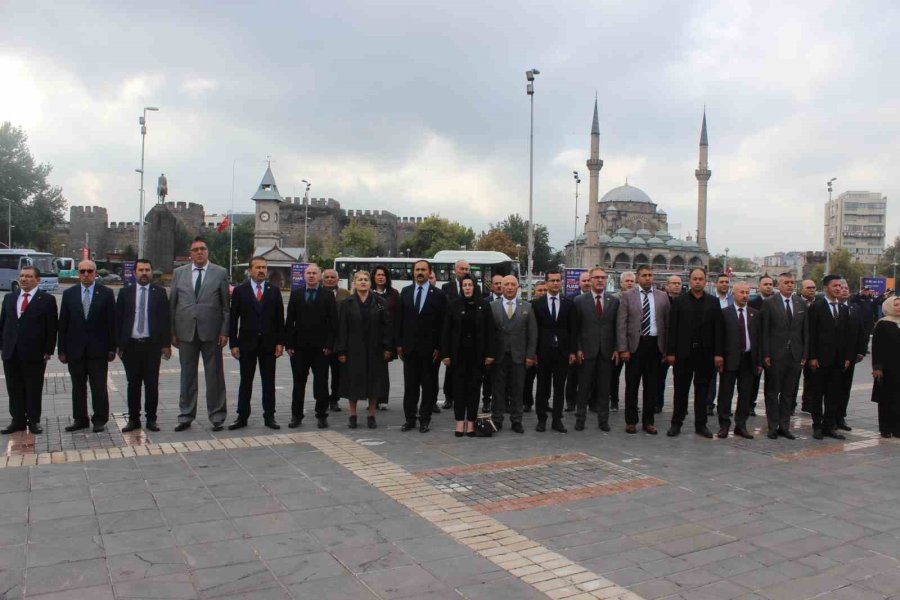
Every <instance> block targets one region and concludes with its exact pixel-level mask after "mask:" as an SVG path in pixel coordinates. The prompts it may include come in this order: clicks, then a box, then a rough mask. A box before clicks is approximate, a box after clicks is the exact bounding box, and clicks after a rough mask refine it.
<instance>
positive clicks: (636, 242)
mask: <svg viewBox="0 0 900 600" xmlns="http://www.w3.org/2000/svg"><path fill="white" fill-rule="evenodd" d="M628 245H629V246H646V245H647V242H645V241H644V238H640V237H638V236H634V237H633V238H631V239H630V240H628Z"/></svg>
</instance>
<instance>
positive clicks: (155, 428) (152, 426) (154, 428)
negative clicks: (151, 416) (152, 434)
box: [147, 421, 159, 431]
mask: <svg viewBox="0 0 900 600" xmlns="http://www.w3.org/2000/svg"><path fill="white" fill-rule="evenodd" d="M147 429H149V430H150V431H159V425H157V424H156V421H147Z"/></svg>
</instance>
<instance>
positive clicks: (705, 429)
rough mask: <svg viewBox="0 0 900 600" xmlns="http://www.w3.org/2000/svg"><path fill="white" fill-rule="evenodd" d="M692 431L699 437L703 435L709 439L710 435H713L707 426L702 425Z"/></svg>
mask: <svg viewBox="0 0 900 600" xmlns="http://www.w3.org/2000/svg"><path fill="white" fill-rule="evenodd" d="M694 433H696V434H697V435H699V436H700V437H705V438H707V439H710V440H711V439H712V436H713V434H712V431H710V430H709V427H703V428H701V429H697V430H696V431H694Z"/></svg>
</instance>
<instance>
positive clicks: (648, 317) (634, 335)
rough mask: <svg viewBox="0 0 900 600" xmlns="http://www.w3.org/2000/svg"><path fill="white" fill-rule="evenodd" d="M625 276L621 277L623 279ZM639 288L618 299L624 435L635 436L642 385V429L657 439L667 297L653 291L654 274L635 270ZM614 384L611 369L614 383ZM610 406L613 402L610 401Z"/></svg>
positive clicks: (666, 326) (617, 326)
mask: <svg viewBox="0 0 900 600" xmlns="http://www.w3.org/2000/svg"><path fill="white" fill-rule="evenodd" d="M624 276H625V274H624V273H623V279H624ZM637 277H638V282H639V284H640V285H637V286H633V287H631V288H630V289H629V290H628V291H626V292H623V293H622V294H621V295H620V296H619V310H618V313H617V314H616V347H617V350H618V351H619V356H618V358H619V364H622V363H623V362H624V363H625V365H626V368H625V433H637V422H638V388H639V387H641V385H642V384H643V411H641V428H642V429H643V430H644V431H645V432H646V433H649V434H650V435H656V434H657V429H656V425H655V424H654V415H655V414H656V413H655V410H654V409H655V408H656V392H657V386H658V385H659V384H658V383H657V377H658V374H659V365H660V364H661V363H662V357H663V355H664V352H665V349H666V336H667V335H668V325H669V319H670V317H669V297H668V296H666V293H665V292H663V291H662V290H656V289H653V270H652V269H651V268H650V267H648V266H646V265H644V266H642V267H641V268H639V269H638V274H637ZM615 380H616V374H615V369H614V368H613V381H615ZM610 402H612V400H610Z"/></svg>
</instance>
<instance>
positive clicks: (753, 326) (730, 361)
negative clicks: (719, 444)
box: [716, 282, 762, 440]
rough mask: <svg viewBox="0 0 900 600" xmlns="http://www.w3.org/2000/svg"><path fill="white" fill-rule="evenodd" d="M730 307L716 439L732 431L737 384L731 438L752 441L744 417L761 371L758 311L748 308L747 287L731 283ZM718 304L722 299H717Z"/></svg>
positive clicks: (726, 316)
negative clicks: (733, 436)
mask: <svg viewBox="0 0 900 600" xmlns="http://www.w3.org/2000/svg"><path fill="white" fill-rule="evenodd" d="M731 299H732V302H731V304H726V306H724V307H723V308H722V322H723V324H724V332H725V333H724V336H723V345H722V347H723V352H724V355H723V358H724V359H725V361H724V364H723V365H722V367H721V369H720V370H719V432H718V433H717V434H716V435H717V436H718V437H719V438H721V439H724V438H727V437H728V431H729V430H730V429H731V417H730V415H731V400H732V399H733V398H734V388H735V385H737V391H738V399H737V406H736V407H735V409H734V435H736V436H738V437H742V438H744V439H748V440H752V439H753V435H751V434H750V432H749V431H747V416H748V415H749V414H750V404H751V402H752V398H750V394H751V393H752V392H753V380H754V379H755V378H756V376H757V375H758V374H759V373H760V372H761V371H762V367H761V366H760V362H759V321H760V319H759V312H758V311H757V310H755V309H753V308H750V306H748V305H747V301H748V300H750V284H748V283H744V282H740V283H736V284H734V290H733V295H731ZM719 300H720V303H721V300H722V297H721V296H719Z"/></svg>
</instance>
